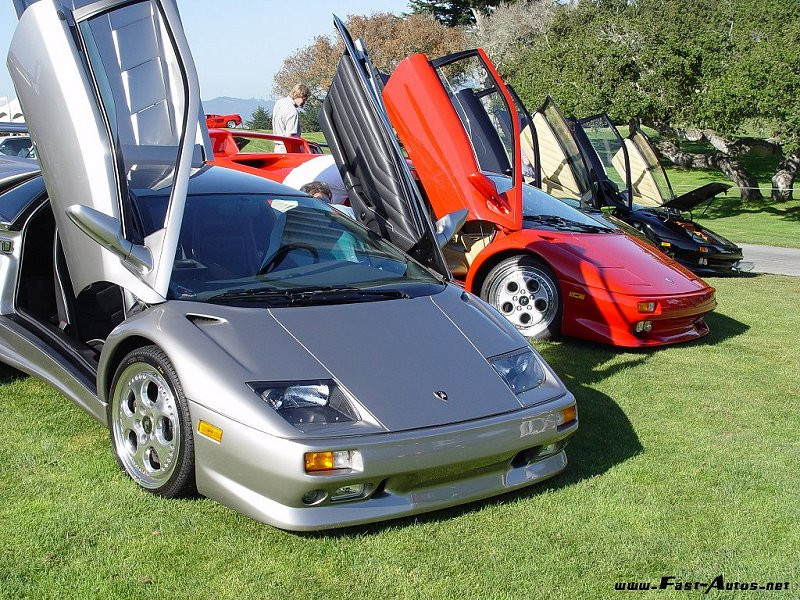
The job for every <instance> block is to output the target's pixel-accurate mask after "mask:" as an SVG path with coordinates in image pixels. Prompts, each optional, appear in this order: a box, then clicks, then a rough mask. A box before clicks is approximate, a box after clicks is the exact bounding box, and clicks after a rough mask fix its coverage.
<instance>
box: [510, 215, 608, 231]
mask: <svg viewBox="0 0 800 600" xmlns="http://www.w3.org/2000/svg"><path fill="white" fill-rule="evenodd" d="M522 219H523V220H524V221H535V222H538V223H545V224H547V225H552V226H554V227H559V228H561V229H580V230H582V231H588V232H593V233H604V232H608V231H614V230H613V229H612V228H611V227H605V226H603V225H600V224H597V225H592V224H591V223H581V222H580V221H575V220H573V219H567V218H565V217H558V216H556V215H524V216H523V217H522Z"/></svg>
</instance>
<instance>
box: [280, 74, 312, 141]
mask: <svg viewBox="0 0 800 600" xmlns="http://www.w3.org/2000/svg"><path fill="white" fill-rule="evenodd" d="M310 94H311V92H310V91H309V89H308V87H307V86H305V85H303V84H302V83H298V84H297V85H296V86H294V87H293V88H292V91H291V92H289V95H288V96H286V97H285V98H281V99H280V100H278V101H276V102H275V106H273V107H272V133H274V134H276V135H282V136H285V137H300V115H299V114H298V113H297V109H298V108H303V106H305V103H306V100H308V97H309V95H310ZM273 152H286V146H284V144H283V142H275V148H274V150H273Z"/></svg>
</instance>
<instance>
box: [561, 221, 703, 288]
mask: <svg viewBox="0 0 800 600" xmlns="http://www.w3.org/2000/svg"><path fill="white" fill-rule="evenodd" d="M598 235H602V236H603V243H602V244H598V243H597V242H596V238H597V236H598ZM559 245H560V246H561V248H562V249H563V250H566V251H568V252H571V253H572V254H575V255H578V256H580V257H581V258H582V259H583V261H585V262H586V263H589V264H590V265H591V266H592V267H593V268H584V269H582V272H581V273H580V277H581V280H582V281H583V282H585V283H586V285H588V286H590V287H599V288H607V289H608V290H609V291H611V292H616V293H621V294H641V295H645V296H649V295H660V294H670V295H671V294H686V293H692V292H697V291H700V290H703V289H705V288H707V287H708V285H707V284H706V283H705V282H704V281H703V280H702V279H700V278H699V277H697V276H696V275H694V274H693V273H691V272H690V271H688V270H687V269H685V268H683V267H682V266H681V265H679V264H678V263H677V262H675V261H674V260H672V259H671V258H669V257H668V256H666V255H665V254H663V253H662V252H660V251H659V250H657V249H655V248H653V247H652V246H650V245H649V244H648V243H646V242H644V241H640V240H638V239H634V238H632V237H630V236H628V235H626V234H624V233H618V234H587V233H575V234H572V235H570V236H563V237H562V238H561V240H560V243H559Z"/></svg>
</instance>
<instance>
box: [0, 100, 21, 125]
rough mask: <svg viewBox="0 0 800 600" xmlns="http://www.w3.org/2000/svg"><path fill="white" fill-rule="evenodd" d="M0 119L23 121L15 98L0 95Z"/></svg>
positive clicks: (14, 121) (13, 121)
mask: <svg viewBox="0 0 800 600" xmlns="http://www.w3.org/2000/svg"><path fill="white" fill-rule="evenodd" d="M0 121H11V122H12V123H24V122H25V117H23V115H22V107H21V106H20V105H19V100H17V99H16V98H13V99H9V98H8V96H0Z"/></svg>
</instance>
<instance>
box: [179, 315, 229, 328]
mask: <svg viewBox="0 0 800 600" xmlns="http://www.w3.org/2000/svg"><path fill="white" fill-rule="evenodd" d="M186 318H187V319H189V320H190V321H191V322H192V323H194V324H195V325H197V326H198V327H203V326H204V325H219V324H221V323H224V322H225V320H224V319H220V318H219V317H210V316H208V315H194V314H188V315H186Z"/></svg>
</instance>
